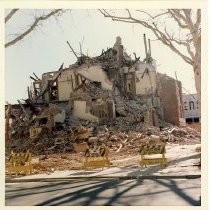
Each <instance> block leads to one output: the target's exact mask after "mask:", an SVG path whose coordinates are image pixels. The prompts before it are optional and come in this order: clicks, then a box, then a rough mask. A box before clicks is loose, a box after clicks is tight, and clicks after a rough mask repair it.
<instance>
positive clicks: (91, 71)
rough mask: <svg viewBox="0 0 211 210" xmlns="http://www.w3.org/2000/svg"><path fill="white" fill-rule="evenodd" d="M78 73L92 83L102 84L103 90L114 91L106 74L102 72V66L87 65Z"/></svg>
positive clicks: (78, 70) (80, 68)
mask: <svg viewBox="0 0 211 210" xmlns="http://www.w3.org/2000/svg"><path fill="white" fill-rule="evenodd" d="M76 73H79V74H81V75H83V76H84V77H86V78H88V79H89V80H92V81H97V82H101V85H102V88H103V89H107V90H112V86H113V84H112V82H111V81H110V80H109V79H108V76H107V75H106V73H105V72H104V71H103V70H102V67H101V66H100V65H92V66H88V65H87V64H85V65H82V66H80V67H79V68H78V69H77V71H76Z"/></svg>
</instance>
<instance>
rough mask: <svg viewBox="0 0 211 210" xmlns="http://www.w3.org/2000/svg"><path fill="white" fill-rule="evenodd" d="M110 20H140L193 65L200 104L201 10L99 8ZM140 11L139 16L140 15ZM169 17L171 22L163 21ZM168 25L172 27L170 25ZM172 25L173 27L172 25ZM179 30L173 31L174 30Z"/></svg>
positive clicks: (160, 39) (127, 21) (133, 22)
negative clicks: (149, 10) (156, 10)
mask: <svg viewBox="0 0 211 210" xmlns="http://www.w3.org/2000/svg"><path fill="white" fill-rule="evenodd" d="M99 11H100V12H101V13H102V14H103V15H104V17H106V18H111V19H112V20H113V21H120V22H126V23H132V24H140V25H142V26H144V27H146V28H147V29H149V30H151V32H153V33H154V35H155V36H156V38H157V39H158V40H159V41H161V42H162V43H163V44H164V45H165V46H167V47H169V48H170V49H171V50H172V51H173V52H175V53H176V54H177V55H179V56H180V57H181V58H182V59H183V60H184V61H185V62H186V63H188V64H189V65H191V66H192V67H193V71H194V77H195V86H196V91H197V94H198V100H199V105H200V104H201V10H200V9H197V10H191V9H168V10H162V11H159V12H156V13H155V14H153V11H152V12H148V11H144V10H135V11H130V10H128V9H127V10H126V11H124V14H121V15H117V13H118V14H119V13H122V11H114V10H105V9H100V10H99ZM140 15H141V16H140ZM167 21H171V23H170V24H166V23H167ZM170 25H171V26H172V27H170ZM173 27H174V29H173V30H172V28H173ZM176 31H177V32H178V33H177V34H175V32H176Z"/></svg>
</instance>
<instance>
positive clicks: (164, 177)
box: [5, 174, 201, 183]
mask: <svg viewBox="0 0 211 210" xmlns="http://www.w3.org/2000/svg"><path fill="white" fill-rule="evenodd" d="M199 178H201V175H200V174H199V175H180V176H179V175H178V176H176V175H170V176H165V175H164V176H156V175H149V176H72V177H58V178H34V179H15V178H6V180H5V183H21V182H57V181H71V180H80V179H81V180H119V181H120V180H132V179H134V180H144V179H151V180H153V179H199Z"/></svg>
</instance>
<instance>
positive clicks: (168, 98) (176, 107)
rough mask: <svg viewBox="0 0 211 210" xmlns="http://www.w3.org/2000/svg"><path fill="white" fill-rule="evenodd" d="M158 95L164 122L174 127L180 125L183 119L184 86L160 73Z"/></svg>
mask: <svg viewBox="0 0 211 210" xmlns="http://www.w3.org/2000/svg"><path fill="white" fill-rule="evenodd" d="M157 76H158V77H157V82H158V94H159V96H160V99H161V104H162V106H163V112H164V120H165V121H166V122H169V123H171V124H173V125H177V126H179V125H180V118H182V117H183V109H181V105H182V103H181V102H182V101H181V99H182V95H181V93H182V85H181V82H179V81H176V80H175V79H173V78H171V77H169V76H167V75H164V74H160V73H158V75H157Z"/></svg>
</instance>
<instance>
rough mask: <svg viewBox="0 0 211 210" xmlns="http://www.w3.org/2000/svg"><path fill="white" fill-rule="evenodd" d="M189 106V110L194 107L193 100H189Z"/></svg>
mask: <svg viewBox="0 0 211 210" xmlns="http://www.w3.org/2000/svg"><path fill="white" fill-rule="evenodd" d="M189 108H190V110H192V109H195V107H194V102H193V101H189Z"/></svg>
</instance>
